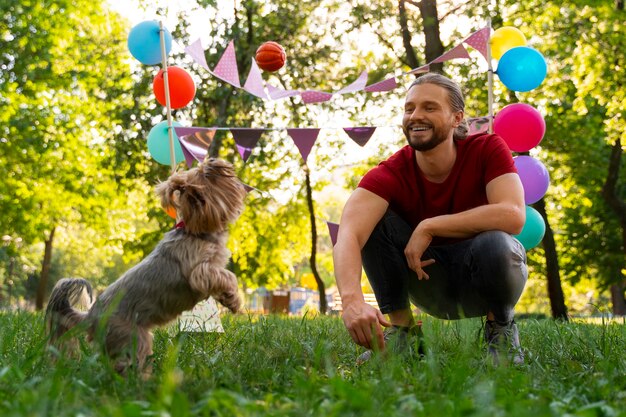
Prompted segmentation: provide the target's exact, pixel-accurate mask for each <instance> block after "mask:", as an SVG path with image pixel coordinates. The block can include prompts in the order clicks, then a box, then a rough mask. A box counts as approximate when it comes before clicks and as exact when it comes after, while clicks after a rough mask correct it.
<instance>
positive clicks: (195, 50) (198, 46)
mask: <svg viewBox="0 0 626 417" xmlns="http://www.w3.org/2000/svg"><path fill="white" fill-rule="evenodd" d="M185 52H187V53H188V54H189V55H191V57H192V58H193V60H194V61H196V62H197V63H198V65H200V66H201V67H202V68H204V69H206V70H208V71H209V72H211V70H210V69H209V65H208V64H207V63H206V57H205V56H204V49H203V48H202V42H201V41H200V39H198V40H197V41H195V42H194V43H192V44H191V45H189V46H187V47H186V48H185ZM211 73H212V72H211Z"/></svg>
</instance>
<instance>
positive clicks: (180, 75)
mask: <svg viewBox="0 0 626 417" xmlns="http://www.w3.org/2000/svg"><path fill="white" fill-rule="evenodd" d="M167 81H168V83H167V84H168V85H169V87H170V106H171V107H172V108H173V109H180V108H182V107H185V106H186V105H187V104H189V102H190V101H191V100H193V98H194V96H195V95H196V84H195V83H194V82H193V79H192V78H191V75H189V73H188V72H187V71H185V70H184V69H182V68H180V67H168V68H167ZM152 90H153V91H154V95H155V97H156V99H157V101H158V102H159V103H160V104H161V105H162V106H165V105H167V102H166V101H165V80H164V76H163V70H160V71H159V73H158V74H157V75H156V76H155V77H154V80H153V81H152Z"/></svg>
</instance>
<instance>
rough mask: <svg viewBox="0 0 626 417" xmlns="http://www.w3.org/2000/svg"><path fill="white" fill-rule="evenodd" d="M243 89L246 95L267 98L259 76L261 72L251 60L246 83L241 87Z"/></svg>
mask: <svg viewBox="0 0 626 417" xmlns="http://www.w3.org/2000/svg"><path fill="white" fill-rule="evenodd" d="M243 89H244V90H246V91H247V92H248V93H250V94H252V95H255V96H257V97H259V98H267V94H266V93H265V89H264V88H263V77H262V76H261V70H260V69H259V66H258V65H257V63H256V61H255V60H254V59H252V65H250V72H249V73H248V78H247V79H246V83H245V84H244V85H243Z"/></svg>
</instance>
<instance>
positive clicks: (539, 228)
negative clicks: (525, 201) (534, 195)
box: [514, 206, 546, 251]
mask: <svg viewBox="0 0 626 417" xmlns="http://www.w3.org/2000/svg"><path fill="white" fill-rule="evenodd" d="M545 234H546V223H545V222H544V221H543V217H541V214H539V212H538V211H537V210H535V209H534V208H532V207H531V206H526V223H524V228H523V229H522V232H521V233H520V234H519V235H515V236H514V237H515V238H516V239H517V240H519V241H520V243H521V244H522V245H524V249H526V250H527V251H528V250H531V249H532V248H534V247H535V246H537V245H538V244H539V242H541V240H542V239H543V235H545Z"/></svg>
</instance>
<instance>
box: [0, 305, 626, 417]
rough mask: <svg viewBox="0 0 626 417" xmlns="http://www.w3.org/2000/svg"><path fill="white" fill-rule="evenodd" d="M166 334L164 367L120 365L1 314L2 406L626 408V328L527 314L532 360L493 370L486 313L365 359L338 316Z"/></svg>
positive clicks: (34, 319)
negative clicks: (404, 354) (144, 373)
mask: <svg viewBox="0 0 626 417" xmlns="http://www.w3.org/2000/svg"><path fill="white" fill-rule="evenodd" d="M223 324H224V328H225V333H223V334H217V333H209V334H177V333H176V332H175V330H174V329H173V328H169V329H162V330H159V331H157V332H156V334H155V368H154V375H153V377H152V378H151V379H150V380H148V381H142V380H141V379H140V378H138V377H137V375H133V374H131V375H130V376H129V377H127V378H122V377H119V376H118V375H116V374H115V373H114V372H113V371H111V369H110V368H109V367H108V364H107V362H106V361H105V360H103V359H102V357H101V356H100V355H98V354H97V352H98V351H97V349H93V348H92V347H91V346H90V345H88V344H85V343H83V345H82V346H81V352H82V355H81V357H80V358H78V359H73V360H70V359H66V358H63V357H61V358H58V359H57V360H53V357H54V352H50V351H49V350H47V348H46V344H45V339H44V337H43V334H42V329H43V320H42V316H41V315H39V314H33V313H0V416H6V417H9V416H55V417H57V416H342V417H344V416H429V417H430V416H446V417H448V416H532V417H539V416H565V415H570V416H626V325H625V323H624V321H623V320H620V321H617V322H608V321H607V322H602V321H601V322H600V323H597V324H590V323H583V322H574V323H560V322H554V321H552V320H531V319H526V320H520V321H519V322H518V325H519V327H520V335H521V341H522V345H523V346H524V348H525V350H526V351H527V355H526V364H525V365H523V366H520V367H512V366H493V365H492V364H491V362H490V361H489V360H488V359H487V356H486V355H485V350H484V347H483V345H482V343H481V341H480V340H481V336H482V332H481V326H482V323H481V321H480V320H479V319H468V320H463V321H454V322H447V321H440V320H434V319H430V318H428V317H425V318H424V331H425V340H426V343H427V354H426V357H425V358H424V359H423V360H418V359H416V358H409V359H406V358H404V359H403V358H400V357H391V358H387V359H382V358H380V357H376V359H375V360H373V361H372V362H371V363H367V364H366V365H363V366H361V367H356V366H355V365H354V359H355V357H356V356H357V354H358V353H359V352H361V348H358V347H357V346H355V345H354V344H352V343H351V341H350V339H349V336H348V334H347V332H346V331H345V329H344V327H343V324H342V322H341V320H340V319H339V318H337V317H319V316H315V317H306V316H305V317H304V318H287V317H278V316H268V317H265V316H262V317H257V316H254V317H248V316H245V315H240V316H236V317H235V316H227V317H224V318H223Z"/></svg>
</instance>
